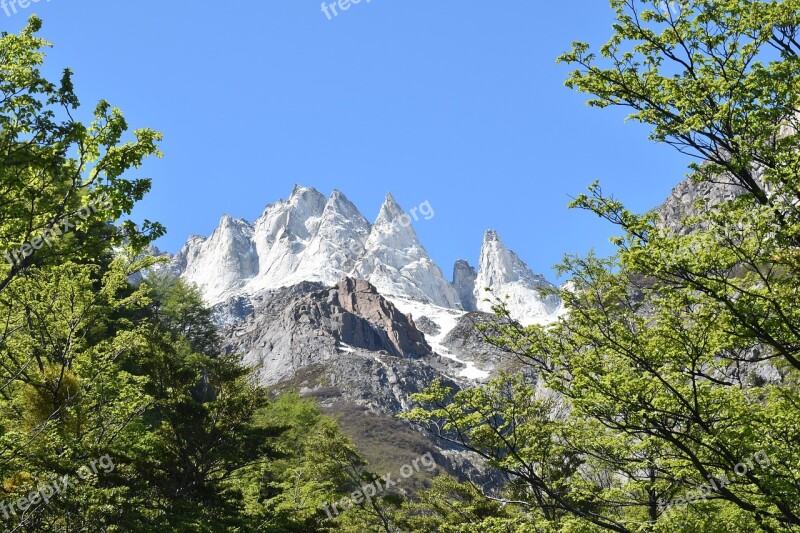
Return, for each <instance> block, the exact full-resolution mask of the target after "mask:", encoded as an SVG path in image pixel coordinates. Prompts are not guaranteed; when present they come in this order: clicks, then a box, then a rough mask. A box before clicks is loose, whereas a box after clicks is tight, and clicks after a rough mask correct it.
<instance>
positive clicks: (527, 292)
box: [474, 230, 561, 324]
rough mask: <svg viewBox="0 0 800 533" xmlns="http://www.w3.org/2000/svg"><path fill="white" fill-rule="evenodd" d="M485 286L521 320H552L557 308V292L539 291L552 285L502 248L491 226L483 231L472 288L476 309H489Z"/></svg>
mask: <svg viewBox="0 0 800 533" xmlns="http://www.w3.org/2000/svg"><path fill="white" fill-rule="evenodd" d="M486 288H489V289H491V290H492V293H493V295H494V296H495V297H496V298H499V299H501V300H503V301H504V302H505V303H506V305H507V307H508V310H509V311H510V313H511V316H512V317H513V318H514V319H516V320H518V321H520V322H521V323H523V324H547V323H550V322H553V321H554V320H555V319H556V318H557V317H558V314H559V312H560V310H561V300H560V299H559V298H558V296H557V295H555V294H554V293H551V294H544V293H543V292H542V291H543V290H544V291H553V290H555V286H553V285H552V284H550V283H548V282H547V280H546V279H544V277H543V276H539V275H536V274H534V273H533V272H531V270H530V269H529V268H528V266H527V265H526V264H525V263H523V262H522V260H521V259H520V258H519V257H517V254H515V253H514V252H512V251H511V250H509V249H508V248H506V246H505V245H504V244H503V242H502V241H501V240H500V237H499V236H498V235H497V232H496V231H494V230H489V231H487V232H486V235H485V236H484V238H483V247H482V248H481V259H480V266H479V269H478V276H477V279H476V281H475V291H474V295H475V299H476V300H477V307H478V310H480V311H484V312H487V313H491V312H492V301H491V298H487V292H486V290H485V289H486ZM487 299H488V300H490V301H487Z"/></svg>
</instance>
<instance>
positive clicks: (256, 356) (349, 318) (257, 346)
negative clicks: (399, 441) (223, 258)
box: [222, 279, 457, 414]
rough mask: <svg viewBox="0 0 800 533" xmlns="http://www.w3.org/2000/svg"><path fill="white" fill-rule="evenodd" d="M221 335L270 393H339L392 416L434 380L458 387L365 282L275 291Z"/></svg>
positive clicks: (413, 330) (421, 341)
mask: <svg viewBox="0 0 800 533" xmlns="http://www.w3.org/2000/svg"><path fill="white" fill-rule="evenodd" d="M222 336H223V343H224V347H225V350H226V351H227V352H233V353H241V354H243V362H244V363H245V364H247V365H251V366H254V367H256V369H257V374H258V376H259V378H260V381H261V382H262V383H263V384H265V385H267V386H276V385H279V384H286V383H292V384H295V385H297V386H298V387H304V388H306V389H308V390H310V391H314V390H319V389H326V390H327V389H331V388H332V389H335V391H334V392H333V393H331V394H332V396H334V397H336V398H339V399H340V400H346V401H350V402H356V403H359V404H363V405H366V406H368V407H371V408H374V409H378V410H381V411H384V412H387V413H392V414H394V413H397V412H399V411H400V410H401V409H403V408H404V406H407V404H408V396H409V395H410V394H413V393H415V392H421V391H422V390H423V389H424V387H425V386H427V385H428V384H430V383H432V381H433V380H434V379H437V378H442V379H446V380H447V381H448V382H450V383H452V381H451V380H449V379H448V378H446V376H445V375H444V374H443V373H442V372H441V370H442V369H445V368H446V363H445V362H444V361H441V360H440V358H439V357H438V356H436V355H435V354H434V353H433V352H432V350H431V348H430V346H429V345H428V344H427V343H426V341H425V337H424V335H423V334H422V333H420V332H419V330H418V329H417V328H416V326H415V325H414V322H413V321H412V320H411V318H409V317H407V316H406V315H404V314H402V313H401V312H399V311H398V310H397V309H396V308H395V307H394V305H393V304H392V303H391V302H389V301H388V300H386V299H385V298H383V297H382V296H381V295H380V294H378V292H377V291H376V289H375V287H373V286H372V285H370V284H369V283H367V282H366V281H357V280H353V279H345V280H343V281H341V282H340V283H339V284H337V285H336V286H335V287H325V286H323V285H322V284H320V283H313V282H303V283H300V284H298V285H295V286H293V287H288V288H281V289H276V290H273V291H269V292H268V293H266V294H265V295H264V298H263V300H261V301H260V302H257V303H256V304H255V305H254V308H253V311H252V313H250V314H249V315H248V316H247V317H245V318H244V319H243V320H241V321H239V322H238V323H236V324H235V325H233V326H230V327H227V328H225V329H223V331H222ZM437 369H439V370H437ZM453 385H454V386H457V385H455V384H453Z"/></svg>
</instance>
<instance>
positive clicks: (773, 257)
mask: <svg viewBox="0 0 800 533" xmlns="http://www.w3.org/2000/svg"><path fill="white" fill-rule="evenodd" d="M611 5H612V8H613V9H614V10H615V12H616V23H615V25H614V35H613V36H612V38H611V40H610V41H609V42H608V43H607V44H606V45H604V46H603V47H601V48H600V50H599V55H596V54H595V53H592V52H591V51H590V47H589V45H587V44H585V43H576V44H575V45H574V47H573V50H572V51H571V52H569V53H567V54H565V55H564V56H562V57H561V61H563V62H565V63H567V64H570V65H573V66H576V67H577V69H576V70H575V71H574V72H573V73H572V74H571V75H570V77H569V79H568V81H567V84H568V85H569V86H571V87H573V88H576V89H578V90H581V91H583V92H586V93H589V94H591V95H593V98H592V100H590V104H591V105H594V106H597V107H608V106H621V107H625V108H628V109H630V110H631V114H630V118H631V119H632V120H636V121H639V122H642V123H644V124H647V125H649V126H651V127H652V134H651V138H652V139H653V140H654V141H656V142H660V143H665V144H668V145H670V146H673V147H675V148H676V149H677V150H678V151H680V152H681V153H683V154H688V155H690V156H693V157H694V158H696V162H694V163H693V164H692V165H691V167H690V171H691V174H690V178H691V179H692V180H693V182H694V184H695V185H696V186H698V187H700V188H703V187H708V186H711V185H714V186H720V185H726V186H729V187H732V188H735V190H738V191H740V192H741V194H739V195H738V196H737V197H736V198H734V199H729V200H727V201H722V202H720V203H717V204H713V203H709V202H704V201H700V202H698V205H695V206H693V207H694V211H693V212H694V214H693V215H692V216H689V217H688V218H686V219H685V220H684V221H683V222H682V223H681V224H679V225H677V226H676V225H675V224H668V223H666V221H665V220H663V219H662V218H661V216H660V215H659V213H657V212H651V213H647V214H645V215H636V214H634V213H632V212H630V211H628V210H626V209H625V207H624V206H623V205H622V204H621V203H620V202H618V201H616V200H615V199H613V198H611V197H608V196H606V195H604V194H603V193H602V191H601V189H600V188H599V186H598V185H595V186H593V187H592V188H591V190H590V192H589V194H586V195H581V196H580V197H578V198H577V199H576V200H575V202H573V204H572V205H573V207H576V208H581V209H587V210H590V211H592V212H594V213H596V214H597V215H598V216H600V217H602V218H603V219H605V220H607V221H610V222H612V223H613V224H616V225H617V226H618V227H619V228H620V229H621V232H622V235H621V236H620V237H618V238H615V239H614V240H613V242H614V243H615V244H616V245H617V247H618V249H617V252H616V254H615V255H614V256H613V257H611V258H608V259H599V258H597V257H594V256H592V255H590V256H588V257H567V258H566V259H565V261H564V263H563V264H562V266H561V270H562V273H564V274H566V275H567V276H568V277H569V278H570V279H571V281H572V283H571V289H570V290H564V291H561V295H562V297H563V298H564V300H565V302H566V304H567V307H568V308H569V313H568V315H566V316H565V317H564V318H563V319H562V320H560V321H559V322H558V323H557V324H555V325H554V326H552V327H546V328H545V327H531V328H521V327H519V326H516V325H514V324H510V325H509V324H504V323H502V322H501V323H499V324H497V325H496V330H495V331H496V332H497V333H496V337H495V341H494V342H495V343H496V344H498V345H499V346H501V347H503V348H505V349H506V350H508V351H510V352H513V353H516V354H517V355H519V356H521V357H523V358H524V359H525V360H526V361H527V363H528V364H529V365H531V366H532V367H533V368H534V370H535V371H536V373H537V374H538V375H539V376H540V379H541V383H540V385H541V384H543V385H546V387H545V388H543V387H537V386H535V385H534V384H530V383H528V384H523V385H520V384H518V383H517V382H516V381H514V380H509V379H502V380H501V381H500V382H498V383H495V384H492V385H490V386H488V387H486V388H484V389H483V392H482V393H472V394H455V395H454V394H452V393H451V392H450V391H446V390H441V388H434V389H432V390H431V391H428V392H427V393H426V394H425V395H422V396H420V398H419V399H420V400H421V401H423V402H424V403H425V405H426V407H427V408H426V409H420V410H417V411H415V412H414V413H413V414H412V415H411V417H412V418H413V419H415V420H418V421H419V422H421V423H423V424H426V425H428V426H429V427H431V428H432V429H435V428H439V427H442V428H444V429H443V431H442V432H441V433H442V436H443V437H445V438H450V439H455V440H457V441H460V442H463V443H465V444H466V445H467V446H468V447H470V448H471V449H474V450H476V451H478V452H479V453H482V454H483V455H484V456H485V457H487V458H488V459H490V461H491V464H493V465H494V466H496V467H497V468H499V469H501V470H502V471H505V472H506V473H508V474H510V475H511V477H512V479H513V480H514V483H511V484H510V485H509V488H508V491H509V497H511V498H513V499H515V501H517V500H518V501H520V505H522V506H523V507H525V506H527V507H529V508H530V509H534V510H536V512H541V513H543V514H544V515H545V516H546V517H547V519H548V520H549V521H551V522H553V523H554V524H555V525H556V526H557V527H558V528H560V529H561V530H573V529H574V528H579V529H580V530H587V529H588V530H591V529H593V528H594V529H600V530H612V531H678V530H680V531H685V530H692V529H694V530H700V531H731V530H741V531H747V530H763V531H779V530H793V529H799V528H800V506H799V505H798V501H800V500H798V494H800V484H798V482H797V480H798V479H799V478H798V474H800V472H799V471H798V470H799V469H800V466H798V465H800V444H798V443H800V440H798V436H800V411H798V409H797V407H798V405H800V403H798V401H799V400H800V398H798V386H797V385H798V370H799V369H800V364H799V363H798V362H799V361H800V352H799V350H800V348H798V347H800V337H798V333H800V330H799V329H798V325H800V315H799V314H798V312H799V311H800V299H798V293H797V283H796V280H797V279H798V276H799V275H800V269H799V268H798V267H800V263H798V258H800V254H798V249H797V248H798V245H799V244H800V240H798V238H799V237H798V236H800V224H799V223H798V222H800V210H799V209H798V205H797V200H798V191H800V172H798V171H799V170H800V150H798V148H800V146H798V144H799V143H800V135H798V131H800V128H799V126H800V84H798V79H800V55H799V54H800V44H799V43H798V35H799V32H800V3H798V2H797V1H795V0H786V1H781V2H777V1H755V0H734V1H721V0H691V1H689V0H687V1H677V2H670V3H669V4H667V3H664V2H657V1H641V0H612V2H611ZM498 311H499V312H500V313H501V314H503V309H502V308H499V309H498ZM520 386H527V387H528V389H529V390H528V393H527V394H526V393H525V392H524V391H523V392H520V393H519V394H517V393H514V394H511V393H509V392H507V391H508V390H512V391H513V390H516V389H517V388H518V387H520ZM508 387H510V389H508ZM542 390H550V391H552V392H553V393H554V394H555V397H556V398H558V400H559V401H560V402H562V403H563V405H562V406H560V407H559V408H558V409H557V410H556V411H555V412H553V411H552V410H551V409H550V407H549V406H547V405H536V404H535V403H534V400H532V399H531V398H530V397H533V398H535V399H536V400H535V401H543V400H544V399H546V396H545V397H542V392H541V391H542ZM529 396H530V397H529ZM531 404H533V410H532V411H531V410H530V408H531ZM565 412H566V413H568V416H566V417H564V418H560V416H561V414H563V413H565ZM537 436H540V437H539V444H538V445H537V446H534V447H531V446H529V444H528V443H530V442H531V439H534V440H533V442H537V440H536V438H537ZM541 436H544V437H545V438H544V440H542V438H541ZM544 442H548V443H549V444H547V445H546V446H545V445H544ZM543 450H552V451H553V452H554V454H555V455H553V456H546V457H543V456H541V452H542V451H543ZM554 465H561V466H563V467H564V468H563V469H560V470H558V469H557V470H555V473H556V474H557V475H556V476H553V475H552V474H553V470H552V467H553V466H554ZM520 490H521V492H520ZM687 500H688V502H687Z"/></svg>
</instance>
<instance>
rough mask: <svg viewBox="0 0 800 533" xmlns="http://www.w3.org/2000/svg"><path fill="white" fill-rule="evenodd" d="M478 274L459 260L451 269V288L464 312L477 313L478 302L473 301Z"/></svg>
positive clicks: (467, 264)
mask: <svg viewBox="0 0 800 533" xmlns="http://www.w3.org/2000/svg"><path fill="white" fill-rule="evenodd" d="M477 279H478V272H477V271H476V270H475V269H474V268H473V267H471V266H470V264H469V263H468V262H467V261H465V260H463V259H459V260H458V261H456V264H455V266H454V267H453V287H454V288H455V289H456V293H457V294H458V298H459V300H460V301H461V307H462V308H463V309H464V311H477V310H478V301H477V300H476V299H475V282H476V281H477Z"/></svg>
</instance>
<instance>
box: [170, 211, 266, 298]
mask: <svg viewBox="0 0 800 533" xmlns="http://www.w3.org/2000/svg"><path fill="white" fill-rule="evenodd" d="M252 239H253V228H252V227H251V226H250V224H249V223H248V222H247V221H246V220H244V219H236V220H234V219H233V218H231V217H230V216H229V215H225V216H223V217H222V220H220V223H219V226H218V227H217V229H216V230H215V231H214V233H213V234H212V235H211V237H209V238H208V239H204V238H203V237H199V236H197V235H193V236H192V237H189V240H188V241H187V242H186V244H185V245H184V246H183V248H182V249H181V251H180V252H178V254H177V255H176V256H175V257H174V258H173V260H172V264H173V270H177V271H178V272H179V273H180V274H181V276H182V277H183V278H184V279H186V280H187V281H189V282H190V283H194V284H196V285H197V286H198V287H200V289H201V290H202V292H203V296H204V297H205V298H206V300H207V301H209V302H215V303H216V302H218V301H222V300H225V299H227V298H228V297H230V296H232V295H233V294H235V293H236V292H237V291H239V290H240V289H241V288H242V287H243V285H244V283H245V282H246V280H248V279H250V278H251V277H253V276H254V275H255V274H256V272H257V271H258V257H257V255H256V251H255V249H254V247H253V241H252Z"/></svg>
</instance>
